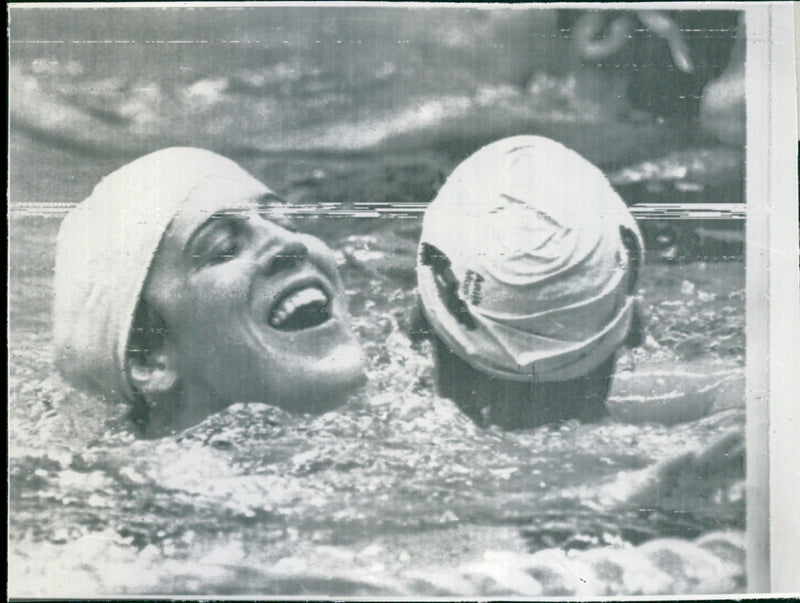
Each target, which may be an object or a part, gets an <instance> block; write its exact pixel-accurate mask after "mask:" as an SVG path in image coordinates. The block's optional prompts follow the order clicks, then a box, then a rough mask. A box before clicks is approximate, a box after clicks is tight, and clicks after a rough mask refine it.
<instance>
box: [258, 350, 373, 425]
mask: <svg viewBox="0 0 800 603" xmlns="http://www.w3.org/2000/svg"><path fill="white" fill-rule="evenodd" d="M366 366H367V362H366V357H365V356H364V352H363V350H362V349H361V347H360V346H358V345H357V344H355V345H353V346H342V347H341V348H338V349H337V350H336V352H334V353H332V354H330V355H329V356H328V357H327V358H325V359H323V360H320V361H319V362H318V363H316V365H315V366H313V367H311V370H309V371H308V372H307V373H306V374H305V375H304V376H300V377H298V380H297V381H295V382H294V383H287V386H288V388H290V389H287V390H285V391H283V392H281V393H282V394H283V395H279V396H278V398H279V399H281V400H282V403H279V404H275V403H274V402H273V404H275V405H276V406H280V407H281V408H283V409H284V410H288V411H290V412H294V413H309V414H322V413H325V412H328V411H329V410H333V409H335V408H338V407H339V406H342V405H343V404H346V403H347V401H348V400H349V398H350V396H351V395H352V394H353V393H355V392H356V391H357V390H358V389H360V388H361V387H362V386H363V385H364V384H365V383H366V382H367V375H366Z"/></svg>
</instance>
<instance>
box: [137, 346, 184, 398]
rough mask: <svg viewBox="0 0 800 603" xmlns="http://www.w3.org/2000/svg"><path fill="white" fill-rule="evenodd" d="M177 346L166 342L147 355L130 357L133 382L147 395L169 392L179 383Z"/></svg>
mask: <svg viewBox="0 0 800 603" xmlns="http://www.w3.org/2000/svg"><path fill="white" fill-rule="evenodd" d="M176 358H177V356H176V350H175V346H174V345H173V344H172V343H170V342H168V341H167V342H165V343H164V345H162V346H161V347H160V348H159V349H157V350H154V351H152V352H149V353H148V354H147V355H146V356H145V357H143V358H142V357H130V358H129V360H128V366H127V369H126V370H127V373H128V379H130V381H131V384H132V385H133V386H134V387H135V388H136V389H137V390H138V391H140V392H141V393H142V394H144V395H145V396H146V395H148V394H166V393H169V392H170V391H171V390H172V389H173V388H174V387H175V386H176V385H177V384H178V371H177V366H176Z"/></svg>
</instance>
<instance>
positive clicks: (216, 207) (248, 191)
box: [167, 177, 278, 243]
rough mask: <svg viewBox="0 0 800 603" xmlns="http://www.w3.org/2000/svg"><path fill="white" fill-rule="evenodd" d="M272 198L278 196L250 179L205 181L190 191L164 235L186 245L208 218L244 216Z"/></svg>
mask: <svg viewBox="0 0 800 603" xmlns="http://www.w3.org/2000/svg"><path fill="white" fill-rule="evenodd" d="M274 199H278V197H277V195H275V193H273V192H272V191H271V190H270V189H269V188H268V187H267V186H265V185H264V184H262V183H261V182H259V181H257V180H255V179H254V178H252V177H243V178H238V179H227V178H206V179H204V180H203V181H202V182H201V183H200V184H198V186H197V187H195V188H194V189H193V190H192V192H191V193H190V194H189V196H188V198H187V199H186V201H185V202H184V203H183V204H182V206H181V209H180V210H179V211H178V212H177V213H176V214H175V217H174V218H173V219H172V221H171V223H170V225H169V228H168V230H167V236H168V237H169V238H172V239H176V240H177V241H176V242H178V243H185V242H186V241H187V240H189V238H190V237H191V236H192V234H193V233H194V232H195V231H196V230H198V229H199V228H201V227H202V226H203V225H204V224H205V223H206V221H208V220H209V219H211V218H214V217H217V216H224V215H241V214H246V213H248V212H251V211H254V210H256V209H258V208H259V207H262V206H263V205H264V204H265V203H266V202H268V201H270V200H274Z"/></svg>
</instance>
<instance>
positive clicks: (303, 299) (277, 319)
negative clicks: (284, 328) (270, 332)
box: [270, 286, 328, 327]
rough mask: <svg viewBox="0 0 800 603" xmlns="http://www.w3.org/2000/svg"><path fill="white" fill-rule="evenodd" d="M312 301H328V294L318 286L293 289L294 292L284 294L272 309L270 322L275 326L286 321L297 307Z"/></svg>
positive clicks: (320, 302) (325, 302)
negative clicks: (284, 296)
mask: <svg viewBox="0 0 800 603" xmlns="http://www.w3.org/2000/svg"><path fill="white" fill-rule="evenodd" d="M313 303H319V304H327V303H328V296H327V295H325V292H324V291H322V290H321V289H320V288H319V287H316V286H314V287H307V288H305V289H300V290H299V291H295V292H294V293H291V294H289V295H288V296H286V298H285V299H283V300H281V303H280V304H278V306H277V307H276V308H275V309H274V310H273V311H272V317H271V318H270V324H272V326H276V327H277V326H280V325H282V324H283V323H284V322H286V319H288V318H289V317H290V316H291V315H292V314H293V313H294V312H296V311H297V310H298V308H302V307H303V306H305V305H308V304H313Z"/></svg>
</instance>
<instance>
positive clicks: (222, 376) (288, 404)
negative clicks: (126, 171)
mask: <svg viewBox="0 0 800 603" xmlns="http://www.w3.org/2000/svg"><path fill="white" fill-rule="evenodd" d="M265 190H266V189H265V188H264V187H263V185H260V183H257V182H255V181H252V182H242V183H238V182H233V183H231V182H230V181H213V180H211V181H206V182H205V183H203V184H202V185H201V186H200V187H198V188H197V189H195V191H193V193H192V195H191V196H190V198H189V200H187V202H186V203H185V204H184V206H183V208H182V209H181V210H180V211H179V212H178V213H177V214H176V216H175V217H174V218H173V220H172V222H171V224H170V226H169V228H168V230H167V233H166V234H165V236H164V239H163V240H162V242H161V245H160V247H159V250H158V253H157V255H156V258H155V259H154V262H153V265H152V267H151V270H150V276H149V277H148V281H147V283H146V285H145V291H144V298H145V300H146V301H147V302H148V304H150V306H151V307H152V308H154V309H155V310H156V311H157V312H158V313H159V314H160V315H161V317H162V318H163V319H164V322H165V323H166V326H167V330H168V331H167V343H168V345H167V346H166V348H167V349H168V350H169V353H170V354H171V356H172V357H173V358H174V366H175V369H176V371H177V375H178V379H179V382H180V388H181V391H182V392H184V393H183V398H184V402H183V403H184V405H189V406H190V405H191V404H192V399H197V400H198V405H203V406H206V407H207V410H208V411H212V410H214V409H219V408H224V407H225V406H227V405H229V404H232V403H235V402H253V401H255V402H264V403H268V404H272V405H275V406H279V407H281V408H284V409H286V410H289V411H293V412H309V413H321V412H324V411H326V410H329V409H331V408H333V407H335V406H337V405H339V404H341V403H342V402H343V401H344V400H346V397H347V394H348V393H350V392H351V391H352V390H353V389H354V388H356V387H358V386H359V385H361V384H362V383H363V382H364V381H365V374H364V369H365V358H364V354H363V351H362V349H361V346H360V345H359V343H358V342H357V340H356V338H355V336H354V335H353V333H352V331H351V329H350V318H349V315H348V312H347V307H346V303H347V302H346V297H345V293H344V289H343V286H342V283H341V280H340V278H339V275H338V273H337V267H336V260H335V257H334V255H333V252H332V251H331V250H330V249H329V248H328V247H327V246H326V245H325V244H324V243H323V242H322V241H321V240H319V239H317V238H316V237H313V236H310V235H305V234H299V233H294V232H291V231H289V230H287V229H285V228H283V227H281V226H279V225H277V224H275V223H274V222H271V221H269V220H267V219H266V218H265V217H264V215H263V214H264V213H265V212H264V208H265V204H269V203H270V202H274V201H275V200H276V199H277V198H276V197H275V196H274V195H272V194H271V193H269V192H268V191H267V192H265ZM201 401H202V402H201ZM198 410H199V409H198Z"/></svg>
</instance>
